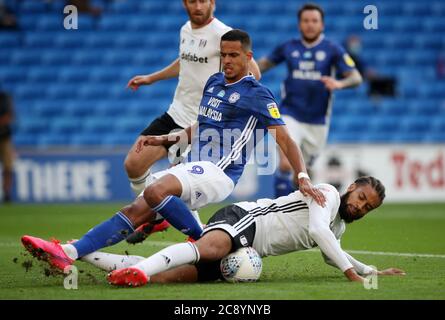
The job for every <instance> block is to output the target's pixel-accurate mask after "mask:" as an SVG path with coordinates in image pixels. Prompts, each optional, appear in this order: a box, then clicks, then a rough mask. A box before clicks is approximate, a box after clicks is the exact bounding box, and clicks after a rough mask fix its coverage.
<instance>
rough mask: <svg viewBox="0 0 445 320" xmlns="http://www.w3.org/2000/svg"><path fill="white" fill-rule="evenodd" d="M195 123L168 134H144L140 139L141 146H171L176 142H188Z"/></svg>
mask: <svg viewBox="0 0 445 320" xmlns="http://www.w3.org/2000/svg"><path fill="white" fill-rule="evenodd" d="M196 126H197V123H195V124H193V125H192V126H190V127H187V128H185V129H184V130H181V131H177V132H173V133H170V134H164V135H162V136H145V137H142V138H141V139H140V141H141V145H142V146H144V147H145V146H166V147H168V148H169V147H171V146H172V145H174V144H176V143H180V144H182V143H184V144H190V142H191V139H192V133H193V132H194V130H195V128H196Z"/></svg>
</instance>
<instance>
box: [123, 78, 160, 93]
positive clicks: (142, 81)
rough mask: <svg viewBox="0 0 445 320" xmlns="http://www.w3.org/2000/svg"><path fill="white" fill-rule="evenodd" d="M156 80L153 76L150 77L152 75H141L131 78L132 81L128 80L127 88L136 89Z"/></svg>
mask: <svg viewBox="0 0 445 320" xmlns="http://www.w3.org/2000/svg"><path fill="white" fill-rule="evenodd" d="M154 82H155V81H154V80H153V79H152V77H150V75H139V76H135V77H133V78H131V79H130V81H128V83H127V88H130V89H132V90H135V91H136V90H137V89H138V88H139V86H142V85H150V84H152V83H154Z"/></svg>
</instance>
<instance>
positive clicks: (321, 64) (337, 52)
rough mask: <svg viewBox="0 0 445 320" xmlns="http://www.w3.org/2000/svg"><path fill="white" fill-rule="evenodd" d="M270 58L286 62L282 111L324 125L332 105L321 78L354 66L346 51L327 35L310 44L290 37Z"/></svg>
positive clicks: (274, 61)
mask: <svg viewBox="0 0 445 320" xmlns="http://www.w3.org/2000/svg"><path fill="white" fill-rule="evenodd" d="M267 58H268V60H270V61H272V62H273V63H275V64H279V63H281V62H283V61H286V65H287V69H288V75H287V78H286V79H285V80H284V86H283V92H282V101H281V104H280V111H281V113H282V114H286V115H290V116H292V117H293V118H295V119H297V120H298V121H301V122H305V123H310V124H325V123H326V115H327V114H328V110H329V108H330V103H331V98H332V97H331V95H332V93H331V92H330V91H329V90H328V89H326V87H325V85H324V84H323V83H322V82H321V81H320V78H321V77H322V76H335V74H336V73H338V72H339V73H340V74H343V73H344V72H347V71H351V70H353V69H355V64H354V61H353V60H352V59H351V57H350V56H349V55H348V54H347V53H346V51H345V50H344V49H343V48H342V47H341V46H340V45H338V44H336V43H334V42H332V41H330V40H328V39H326V38H324V36H322V38H321V40H320V41H319V42H318V43H317V44H315V45H314V46H311V47H307V46H306V45H305V44H304V43H303V42H302V41H301V39H292V40H289V41H287V42H285V43H283V44H282V45H280V46H278V47H277V48H275V50H274V51H273V52H272V53H271V54H270V55H269V56H268V57H267Z"/></svg>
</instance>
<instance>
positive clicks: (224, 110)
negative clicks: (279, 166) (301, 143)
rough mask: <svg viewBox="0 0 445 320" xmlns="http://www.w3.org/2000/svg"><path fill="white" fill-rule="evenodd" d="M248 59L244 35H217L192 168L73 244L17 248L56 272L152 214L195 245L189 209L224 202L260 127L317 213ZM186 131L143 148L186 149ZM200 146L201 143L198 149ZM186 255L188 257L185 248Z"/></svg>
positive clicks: (172, 174)
mask: <svg viewBox="0 0 445 320" xmlns="http://www.w3.org/2000/svg"><path fill="white" fill-rule="evenodd" d="M251 59H252V51H251V42H250V38H249V35H248V34H247V33H245V32H244V31H241V30H231V31H229V32H227V33H226V34H224V35H223V36H222V38H221V60H222V64H223V70H224V73H217V74H215V75H213V76H212V77H210V78H209V80H208V82H207V84H206V86H205V88H204V95H203V98H202V101H201V105H200V114H199V116H198V123H199V128H197V129H196V132H197V133H198V135H196V136H195V137H194V140H193V143H192V145H193V144H194V145H193V146H192V151H191V160H194V161H193V162H188V163H185V164H179V165H177V166H175V167H172V168H170V169H167V170H164V171H161V172H158V173H156V174H154V178H155V179H154V181H152V182H150V183H149V185H148V186H147V187H146V188H145V190H144V191H143V192H142V193H141V195H140V196H139V197H137V198H136V200H135V201H134V202H133V203H132V204H131V205H129V206H127V207H125V208H123V209H122V210H120V211H119V212H118V213H117V214H116V215H114V216H113V217H112V218H111V219H109V220H107V221H105V222H103V223H102V224H100V225H98V226H96V227H94V228H93V229H91V230H90V231H89V232H88V233H87V234H85V235H84V236H83V237H82V238H81V239H80V240H78V241H77V242H74V243H72V244H65V245H60V244H58V243H54V242H48V241H45V240H42V239H39V238H36V237H31V236H23V237H22V243H23V244H24V246H25V248H27V249H28V250H29V251H30V252H31V253H32V254H33V255H35V256H38V257H43V258H44V259H45V260H46V261H48V262H49V263H50V264H51V265H52V266H54V267H57V268H59V269H62V270H64V269H65V268H66V267H69V266H70V265H71V264H72V263H73V262H74V260H76V259H78V258H81V257H83V256H85V255H87V254H89V253H92V252H95V251H97V250H99V249H101V248H104V247H106V246H110V245H114V244H116V243H118V242H120V241H122V240H123V239H125V238H126V236H127V235H128V234H130V233H132V232H133V231H134V228H135V227H137V226H138V225H140V224H142V223H144V222H146V221H150V220H153V219H154V218H155V216H156V214H158V215H160V216H162V217H164V218H165V219H166V220H167V221H168V222H169V223H170V224H171V225H173V226H174V227H175V228H176V229H178V230H180V231H182V232H183V233H185V234H187V235H189V236H191V237H193V238H195V239H198V238H199V237H200V236H201V233H202V228H201V225H200V224H199V223H198V222H197V221H196V220H195V218H194V217H193V215H192V213H191V212H190V209H198V208H200V207H203V206H205V205H207V204H208V203H215V202H220V201H222V200H224V199H225V198H226V197H227V196H229V194H230V193H231V192H232V190H233V188H234V187H235V184H236V183H237V181H238V179H239V177H240V175H241V173H242V171H243V168H244V165H245V163H246V162H247V159H246V155H247V153H246V150H243V149H245V146H246V145H249V144H248V142H249V141H250V140H251V139H253V136H252V134H253V133H254V130H255V129H261V128H267V129H268V130H269V132H270V133H271V134H272V135H274V137H275V140H276V141H277V143H278V144H279V146H280V147H281V148H282V149H283V152H284V154H285V155H286V156H287V158H288V159H289V162H290V163H291V165H292V168H293V169H294V170H295V171H296V172H300V174H299V179H298V181H297V183H298V184H299V187H300V191H301V193H302V194H303V195H304V196H310V197H312V198H313V199H314V200H315V201H316V202H317V203H319V204H320V205H322V206H324V203H325V197H324V195H323V194H322V193H321V191H320V190H318V189H316V188H314V187H313V186H312V184H311V182H310V180H309V177H308V175H307V173H306V168H305V165H304V161H303V157H302V155H301V153H300V150H299V148H298V146H297V145H296V144H295V142H293V140H292V139H291V137H290V136H289V135H288V133H287V129H286V126H285V125H284V123H283V121H282V120H281V119H280V116H279V112H278V108H277V106H276V103H275V101H274V99H273V96H272V94H271V93H270V91H269V90H268V89H267V88H265V87H264V86H262V85H261V84H260V83H258V82H257V81H256V80H255V79H254V77H253V76H251V75H249V72H248V64H249V61H250V60H251ZM224 128H225V129H229V130H228V131H230V132H233V133H234V134H235V135H237V136H235V137H234V139H232V137H229V138H228V139H224V138H225V136H224V134H227V132H226V131H223V129H224ZM231 129H238V130H231ZM192 132H193V128H192V127H188V128H187V129H185V130H183V131H180V132H178V133H173V134H169V135H164V136H147V137H144V145H146V146H147V145H171V144H174V143H175V142H176V141H177V138H179V137H181V136H186V137H187V138H186V140H187V141H188V142H189V141H190V140H191V133H192ZM215 132H216V133H217V134H215V135H213V136H211V137H212V139H211V140H208V138H209V136H210V135H208V134H212V133H213V134H214V133H215ZM221 135H222V136H221ZM221 138H222V139H221ZM203 140H206V141H208V142H207V143H203ZM216 150H218V152H216ZM209 151H211V152H209ZM187 248H189V250H196V248H195V246H194V245H193V244H191V245H190V246H188V247H187ZM42 255H43V256H42Z"/></svg>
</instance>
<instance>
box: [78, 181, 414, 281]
mask: <svg viewBox="0 0 445 320" xmlns="http://www.w3.org/2000/svg"><path fill="white" fill-rule="evenodd" d="M316 187H317V188H318V189H319V190H320V191H321V192H322V193H323V194H324V196H325V198H326V205H325V206H324V207H322V206H320V205H319V204H317V202H315V201H314V200H313V199H312V198H310V197H305V196H303V195H302V194H301V192H300V191H295V192H293V193H291V194H289V195H287V196H283V197H280V198H277V199H273V200H272V199H260V200H258V201H256V202H239V203H235V204H233V205H229V206H227V207H224V208H222V209H220V210H219V211H217V212H216V213H215V214H214V215H213V216H212V217H211V218H210V220H209V222H208V224H207V226H206V228H205V229H204V231H203V236H202V237H201V238H200V239H199V240H198V241H196V242H195V243H191V242H186V243H179V244H175V245H172V246H169V247H167V248H165V249H163V250H161V251H159V252H158V253H156V254H154V255H152V256H151V257H149V258H147V259H143V258H141V257H136V256H121V255H113V254H108V253H103V252H95V253H92V254H90V255H87V256H84V257H83V258H82V260H83V261H86V262H90V263H92V264H94V265H96V266H97V267H99V268H102V269H104V270H107V271H111V270H114V269H116V268H118V269H117V270H115V271H112V272H111V273H110V274H109V275H108V280H109V282H110V283H111V284H114V285H123V286H128V285H130V284H131V286H140V285H144V284H146V283H148V282H151V283H156V282H161V283H166V282H196V281H211V280H218V279H222V276H221V272H220V260H221V259H222V258H223V257H224V256H226V255H227V254H229V253H230V252H234V251H236V250H237V249H239V248H241V247H247V246H251V247H253V248H254V249H255V250H256V251H257V252H258V253H259V254H260V256H262V257H266V256H273V255H282V254H286V253H289V252H292V251H301V250H307V249H311V248H314V247H317V246H318V247H319V248H320V250H321V253H322V255H323V257H324V259H325V261H326V263H328V264H330V265H332V266H334V267H337V268H338V269H340V270H341V271H342V272H343V273H344V275H345V276H346V277H347V278H348V279H349V280H351V281H357V282H363V281H364V277H363V276H366V275H368V274H371V273H372V272H377V274H379V275H404V274H405V272H404V271H403V270H400V269H396V268H390V269H386V270H381V271H377V270H374V269H373V268H372V267H370V266H368V265H366V264H363V263H362V262H360V261H358V260H356V259H354V258H353V257H352V256H350V255H349V254H348V253H346V252H345V251H343V250H342V248H341V246H340V238H341V236H342V235H343V233H344V232H345V229H346V224H348V223H352V222H353V221H355V220H358V219H361V218H363V217H364V216H365V215H366V214H368V213H369V212H370V211H372V210H374V209H376V208H377V207H379V206H380V205H381V204H382V202H383V199H384V198H385V187H384V186H383V185H382V183H381V182H380V181H379V180H378V179H376V178H374V177H370V176H364V177H360V178H358V179H357V180H356V181H355V182H354V183H353V184H351V185H350V186H349V188H348V189H347V192H346V193H345V194H344V195H342V196H340V195H339V193H338V191H337V190H336V189H335V188H334V187H333V186H332V185H329V184H319V185H317V186H316ZM136 262H137V263H136ZM133 264H134V265H133ZM119 268H120V269H119Z"/></svg>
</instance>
